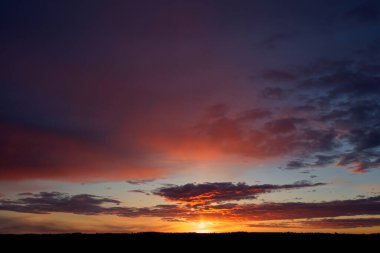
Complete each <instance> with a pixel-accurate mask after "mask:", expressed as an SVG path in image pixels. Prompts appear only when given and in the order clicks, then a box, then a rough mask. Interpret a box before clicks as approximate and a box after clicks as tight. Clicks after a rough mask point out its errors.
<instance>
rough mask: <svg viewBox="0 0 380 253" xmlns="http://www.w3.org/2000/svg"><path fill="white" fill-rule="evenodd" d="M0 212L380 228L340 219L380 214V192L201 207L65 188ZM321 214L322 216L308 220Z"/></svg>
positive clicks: (1, 203) (0, 206) (9, 203)
mask: <svg viewBox="0 0 380 253" xmlns="http://www.w3.org/2000/svg"><path fill="white" fill-rule="evenodd" d="M235 186H236V185H235ZM220 196H221V195H220ZM226 196H228V195H226ZM238 196H240V195H238ZM227 198H228V199H229V200H236V198H231V197H227ZM217 199H218V198H217ZM238 199H240V198H238ZM218 201H219V199H218ZM218 201H217V202H218ZM185 203H186V202H185ZM0 210H2V211H13V212H22V213H33V214H38V215H42V214H47V213H72V214H80V215H116V216H121V217H129V218H135V217H157V218H161V219H163V220H165V221H172V222H178V221H197V220H199V218H200V217H203V219H206V220H215V221H218V220H222V221H236V222H237V221H239V222H242V221H247V222H248V221H276V220H290V219H291V220H294V221H295V222H296V224H298V223H299V224H298V225H297V226H299V227H301V226H305V227H306V228H307V227H310V228H356V227H371V226H378V225H379V220H378V218H376V219H375V218H367V219H360V220H356V218H352V219H351V218H350V219H348V218H345V219H341V218H339V219H335V218H337V217H341V216H359V215H367V216H368V215H369V216H370V215H380V196H376V197H369V198H362V199H352V200H350V199H348V200H339V201H338V200H337V201H328V202H312V203H310V202H279V203H276V202H273V203H262V204H236V203H220V204H216V203H215V202H213V203H211V204H205V203H204V204H203V205H196V206H190V205H187V204H166V205H156V206H152V207H142V208H135V207H127V206H124V205H122V204H121V202H120V201H118V200H115V199H112V198H104V197H98V196H94V195H86V194H80V195H68V194H64V193H59V192H41V193H38V194H22V195H20V198H19V199H17V200H7V199H2V200H0ZM318 218H319V220H311V221H309V220H307V221H303V220H302V219H318ZM320 218H323V219H320ZM297 220H300V221H297ZM297 222H298V223H297ZM271 224H272V223H271ZM279 224H284V227H287V226H289V224H290V223H279ZM292 224H293V223H292ZM293 225H294V224H293ZM252 226H253V225H252ZM263 226H264V225H263ZM272 226H273V224H272ZM278 226H280V225H278ZM294 226H295V225H294Z"/></svg>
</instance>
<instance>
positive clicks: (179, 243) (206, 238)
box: [0, 232, 380, 252]
mask: <svg viewBox="0 0 380 253" xmlns="http://www.w3.org/2000/svg"><path fill="white" fill-rule="evenodd" d="M379 242H380V234H325V233H246V232H237V233H210V234H197V233H155V232H148V233H130V234H82V233H73V234H24V235H11V234H3V235H0V243H1V245H3V246H4V245H7V246H12V247H13V248H17V247H22V248H25V247H26V248H28V247H30V249H32V248H34V249H35V248H38V249H45V250H46V249H48V250H62V249H70V248H81V249H82V248H83V249H87V250H89V249H96V250H107V249H108V250H109V249H110V248H115V247H117V248H119V247H122V248H124V249H125V250H126V252H128V251H129V250H131V249H132V248H131V247H133V249H139V250H144V249H145V250H152V249H153V250H154V249H160V250H162V249H165V248H166V249H170V250H173V249H175V250H176V251H179V250H182V249H184V250H189V249H204V248H207V249H217V248H218V249H237V248H241V247H244V248H246V247H249V249H250V250H248V251H252V250H253V251H255V250H254V249H256V250H259V248H258V247H260V249H261V248H262V247H265V248H266V249H282V248H283V249H297V250H300V249H301V250H302V249H303V250H306V251H309V250H312V249H313V250H314V249H326V250H328V249H331V248H332V247H334V248H339V249H343V248H347V249H353V248H360V249H367V248H372V249H375V248H376V246H377V245H378V244H379ZM135 247H137V248H135ZM374 247H375V248H374Z"/></svg>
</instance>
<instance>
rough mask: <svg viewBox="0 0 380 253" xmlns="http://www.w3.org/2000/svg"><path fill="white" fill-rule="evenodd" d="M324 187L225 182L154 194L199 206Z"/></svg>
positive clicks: (165, 188)
mask: <svg viewBox="0 0 380 253" xmlns="http://www.w3.org/2000/svg"><path fill="white" fill-rule="evenodd" d="M323 185H325V184H324V183H311V182H308V181H300V182H296V183H294V184H287V185H271V184H263V185H247V184H245V183H238V184H234V183H231V182H223V183H203V184H185V185H180V186H170V187H162V188H159V189H157V190H155V191H154V192H153V193H154V194H155V195H158V196H161V197H164V198H165V199H166V200H169V201H174V202H179V203H185V204H189V205H199V204H210V203H219V202H226V201H233V200H243V199H254V198H256V197H257V196H258V195H259V194H263V193H269V192H274V191H283V190H292V189H301V188H306V187H315V186H323Z"/></svg>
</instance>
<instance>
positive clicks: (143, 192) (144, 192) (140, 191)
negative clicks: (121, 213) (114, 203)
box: [128, 190, 149, 195]
mask: <svg viewBox="0 0 380 253" xmlns="http://www.w3.org/2000/svg"><path fill="white" fill-rule="evenodd" d="M128 192H133V193H142V194H148V195H149V193H147V192H146V191H144V190H130V191H128Z"/></svg>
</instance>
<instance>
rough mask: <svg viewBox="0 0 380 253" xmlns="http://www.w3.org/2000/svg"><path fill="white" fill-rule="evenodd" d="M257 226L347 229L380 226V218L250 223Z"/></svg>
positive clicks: (251, 225)
mask: <svg viewBox="0 0 380 253" xmlns="http://www.w3.org/2000/svg"><path fill="white" fill-rule="evenodd" d="M248 226H249V227H256V228H298V229H347V228H365V227H377V226H380V219H379V218H350V219H342V218H339V219H315V220H306V221H294V222H280V223H270V224H250V225H248Z"/></svg>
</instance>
